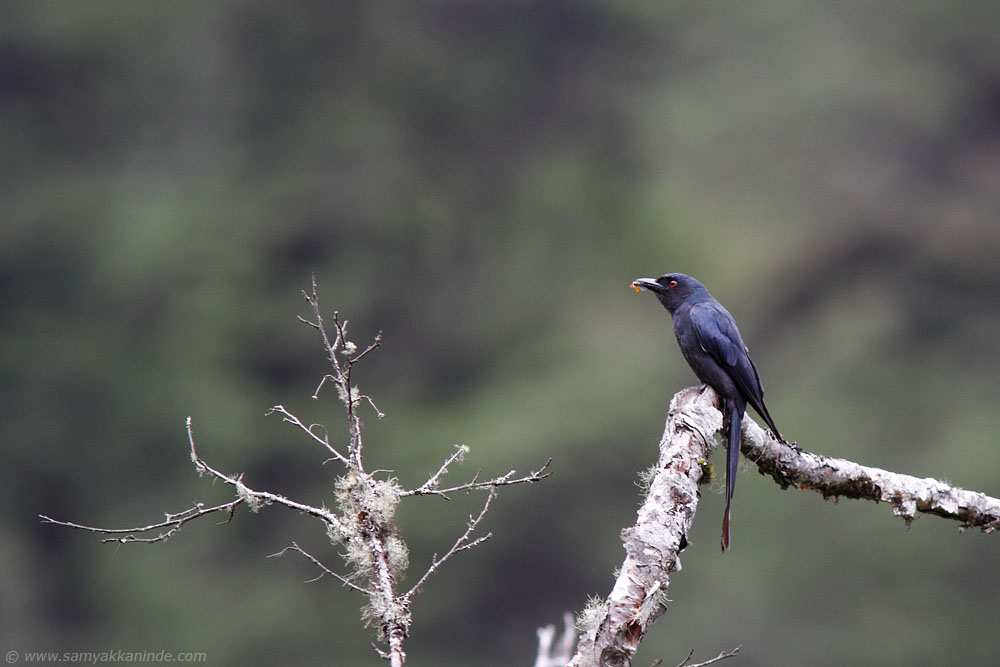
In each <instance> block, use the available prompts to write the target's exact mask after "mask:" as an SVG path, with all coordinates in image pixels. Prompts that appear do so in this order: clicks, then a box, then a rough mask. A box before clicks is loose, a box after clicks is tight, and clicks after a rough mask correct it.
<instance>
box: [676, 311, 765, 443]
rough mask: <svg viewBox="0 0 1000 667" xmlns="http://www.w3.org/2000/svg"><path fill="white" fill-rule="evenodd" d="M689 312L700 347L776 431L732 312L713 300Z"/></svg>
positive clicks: (762, 389)
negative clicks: (722, 369) (723, 370)
mask: <svg viewBox="0 0 1000 667" xmlns="http://www.w3.org/2000/svg"><path fill="white" fill-rule="evenodd" d="M689 314H690V317H691V322H692V323H693V324H694V327H695V332H696V333H697V335H698V342H699V344H700V345H701V349H702V350H704V351H705V352H706V353H707V354H709V355H710V356H711V357H712V358H713V359H714V360H715V362H716V363H718V364H719V365H720V366H722V368H724V369H725V370H726V372H727V373H728V374H729V377H731V378H732V379H733V382H734V383H735V384H736V386H737V387H738V388H739V390H740V393H742V394H743V397H744V398H745V399H746V401H747V402H748V403H750V405H752V406H753V408H754V410H756V411H757V413H758V414H759V415H760V416H761V417H763V418H764V421H766V422H767V424H768V426H770V427H771V430H772V431H774V434H775V435H778V429H777V427H776V426H775V425H774V420H772V419H771V415H770V414H768V412H767V408H766V407H765V406H764V385H763V384H762V383H761V381H760V375H759V374H758V373H757V367H756V366H755V365H754V363H753V360H752V359H751V358H750V352H749V351H747V347H746V345H745V344H744V343H743V339H742V338H741V337H740V332H739V330H738V329H737V328H736V322H735V321H734V320H733V316H732V315H730V314H729V311H727V310H726V309H725V308H723V307H722V305H721V304H719V303H718V302H717V301H716V302H711V301H709V302H704V303H699V304H695V305H694V306H692V307H691V310H690V313H689ZM778 437H781V436H780V435H779V436H778Z"/></svg>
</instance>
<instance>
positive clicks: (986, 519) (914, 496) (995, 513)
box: [740, 420, 1000, 533]
mask: <svg viewBox="0 0 1000 667" xmlns="http://www.w3.org/2000/svg"><path fill="white" fill-rule="evenodd" d="M744 424H745V427H744V429H743V445H742V447H741V448H740V451H741V452H742V453H743V455H744V456H746V457H747V458H748V459H750V460H751V461H753V462H754V463H756V464H757V468H758V470H760V472H761V474H764V475H770V476H771V477H773V478H774V480H775V481H776V482H778V484H780V485H781V486H782V488H789V487H794V488H797V489H802V490H812V491H818V492H819V493H822V494H823V497H824V498H858V499H860V500H874V501H876V502H886V503H889V505H890V506H891V507H892V513H893V514H894V515H896V516H898V517H901V518H902V519H903V520H904V521H906V523H907V525H909V523H910V522H911V521H913V519H915V518H916V516H917V515H918V514H932V515H935V516H939V517H943V518H945V519H952V520H955V521H958V522H960V523H961V528H962V529H965V528H969V527H973V528H980V529H982V531H983V532H984V533H992V532H993V531H995V530H997V529H998V528H1000V499H997V498H993V497H991V496H988V495H986V494H985V493H980V492H979V491H968V490H966V489H962V488H959V487H957V486H953V485H952V484H948V483H947V482H943V481H941V480H938V479H934V478H931V477H924V478H921V477H913V476H911V475H903V474H901V473H897V472H890V471H888V470H882V469H881V468H872V467H869V466H863V465H861V464H859V463H854V462H853V461H847V460H845V459H836V458H832V457H829V456H823V455H822V454H813V453H811V452H807V451H805V450H803V449H801V448H800V447H798V446H796V445H794V444H789V443H786V442H781V441H779V440H775V439H774V437H772V436H771V435H770V434H769V433H768V432H767V431H765V430H763V429H762V428H761V427H760V426H758V425H757V424H755V423H754V422H753V421H751V420H745V421H744Z"/></svg>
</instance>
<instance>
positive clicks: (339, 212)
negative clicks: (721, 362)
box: [0, 0, 1000, 666]
mask: <svg viewBox="0 0 1000 667" xmlns="http://www.w3.org/2000/svg"><path fill="white" fill-rule="evenodd" d="M2 13H3V16H2V19H0V23H2V26H0V35H2V36H3V39H2V43H0V136H2V150H0V161H2V170H0V201H2V210H3V218H4V220H3V224H2V226H0V299H2V308H0V322H2V324H0V336H2V339H0V345H2V348H0V349H2V351H3V356H2V364H0V392H2V393H0V406H2V407H0V410H2V411H3V414H2V418H0V438H2V442H3V447H4V449H3V453H4V465H3V466H2V473H0V474H2V483H0V489H2V491H0V493H2V496H0V499H2V504H3V507H4V508H5V509H4V511H3V512H2V513H0V529H2V534H3V539H2V541H0V554H2V562H3V564H4V567H3V570H2V574H0V648H3V649H4V651H7V650H53V651H64V650H111V649H124V650H136V651H138V650H155V651H158V650H168V651H172V652H181V651H206V652H207V653H208V655H209V662H210V663H211V664H238V663H251V664H264V663H268V662H280V663H285V664H320V663H326V664H337V665H369V664H371V665H374V664H379V661H378V660H377V658H375V656H374V654H373V653H372V652H371V650H370V648H369V647H368V644H369V642H370V641H371V640H372V639H373V636H374V635H373V633H372V631H371V630H370V629H368V630H363V629H362V628H361V624H360V622H359V620H358V614H357V610H358V607H359V606H360V605H361V604H362V603H363V600H361V599H360V597H359V596H357V595H355V594H353V593H350V592H348V591H346V590H343V589H341V588H339V587H338V586H336V585H335V584H334V583H331V582H330V581H327V580H324V581H320V582H316V583H309V584H307V583H303V582H304V581H305V580H306V579H309V578H311V577H312V576H313V575H314V574H315V572H314V571H313V569H312V568H310V567H309V565H308V563H305V562H304V561H303V560H302V559H296V558H295V557H294V556H286V557H284V558H280V559H265V556H266V555H268V554H272V553H274V552H276V551H278V550H280V549H281V548H283V547H284V546H286V545H288V544H289V543H290V542H291V541H292V540H297V541H298V542H299V543H300V544H302V545H303V546H304V547H307V548H310V549H312V550H313V551H314V553H316V554H317V555H323V556H324V557H325V559H326V560H327V562H328V563H330V564H334V563H336V562H337V558H336V556H335V550H334V549H332V548H331V547H329V545H328V544H327V543H326V541H325V538H324V534H323V531H322V528H321V527H320V526H319V525H317V524H316V523H315V522H313V521H309V520H306V519H304V518H302V517H299V516H296V515H293V514H291V513H289V512H287V511H285V510H283V509H280V508H269V509H266V510H264V511H262V512H261V513H260V514H259V515H249V514H248V513H247V512H245V511H242V510H241V511H240V512H239V513H238V514H237V516H236V518H235V520H234V521H233V522H232V523H230V524H228V525H221V526H220V525H215V523H216V521H215V520H211V519H209V520H202V521H200V522H198V523H196V524H191V525H189V526H187V527H185V528H184V530H183V531H181V533H180V534H179V535H177V536H176V537H175V538H173V539H172V540H170V541H169V542H167V543H165V544H159V545H155V546H143V545H131V546H126V547H117V546H115V545H102V544H100V543H99V540H98V539H97V537H96V536H93V535H89V534H83V533H78V532H74V531H70V530H68V529H61V528H55V527H52V526H43V525H40V524H39V522H38V519H37V517H36V515H37V514H39V513H45V514H50V515H52V516H55V517H58V518H63V519H68V520H74V521H79V522H81V523H89V524H98V525H109V526H133V525H140V524H146V523H153V522H156V521H158V520H161V519H162V516H163V512H164V511H179V510H181V509H184V508H186V507H188V506H189V505H190V503H191V502H192V501H194V500H202V501H205V502H224V501H226V500H228V499H229V498H230V497H231V495H230V493H229V492H228V490H227V489H225V488H222V487H221V486H220V485H217V484H216V485H213V484H212V483H211V482H210V481H209V480H207V479H199V478H198V477H197V475H196V474H195V473H194V470H193V468H192V466H191V464H190V462H189V460H188V452H187V441H186V436H185V432H184V419H185V417H187V416H188V415H191V416H192V417H193V420H194V427H195V433H196V437H197V439H198V442H199V450H200V452H201V454H202V455H203V456H204V458H205V459H206V460H208V461H209V462H210V463H212V464H213V465H215V466H216V467H219V468H221V469H223V470H227V471H242V472H245V473H246V480H247V482H248V483H249V484H250V485H251V486H253V487H255V488H262V489H270V490H273V491H278V492H282V493H286V494H288V495H290V496H293V497H295V498H296V499H299V500H301V501H303V502H311V503H321V502H323V501H324V500H326V502H331V500H330V499H331V493H330V491H331V487H332V479H333V477H334V476H335V475H336V474H337V472H338V471H337V469H336V467H335V466H334V465H332V464H328V465H326V466H322V465H321V462H322V460H323V458H324V457H323V452H322V451H318V449H317V448H316V447H314V446H312V445H311V444H310V443H309V442H307V441H305V440H304V439H303V438H302V437H300V436H299V435H298V434H297V433H296V432H295V431H294V430H293V429H292V428H291V427H289V426H287V425H283V424H281V423H280V421H279V420H278V419H277V418H274V417H265V416H264V412H265V411H266V410H267V408H268V407H270V406H271V405H274V404H276V403H282V404H284V405H286V406H287V407H288V408H289V409H290V410H291V411H292V412H295V413H297V414H298V415H299V416H300V417H302V418H303V420H309V421H320V422H324V423H326V424H327V425H328V426H329V427H330V429H331V431H332V433H333V434H334V440H337V439H338V437H339V436H338V433H339V431H338V429H339V428H340V426H341V424H342V423H343V419H342V416H341V414H340V412H339V411H338V407H337V404H336V400H335V396H334V395H333V393H332V392H331V393H328V394H327V395H326V396H324V397H323V398H322V400H320V401H318V402H315V401H312V400H311V399H310V395H311V394H312V392H313V389H314V388H315V386H316V384H317V382H318V380H319V378H320V376H321V375H322V374H323V373H324V370H325V366H324V359H323V354H322V350H321V348H320V346H319V343H318V341H317V339H316V336H315V335H314V332H313V331H312V330H311V329H309V328H307V327H305V326H304V325H302V324H300V323H298V322H297V321H296V320H295V316H296V315H298V314H303V315H306V314H308V309H307V307H306V305H305V304H304V303H303V302H302V299H301V296H300V294H299V291H300V290H301V289H303V288H306V287H308V285H309V280H310V275H311V274H312V273H313V272H315V274H316V276H317V280H318V284H319V290H320V296H321V299H322V300H323V301H324V303H325V305H326V307H327V309H328V311H329V310H332V309H333V308H338V309H339V310H340V311H341V312H342V313H344V315H345V316H346V317H348V318H349V319H350V320H351V321H352V332H353V335H354V337H355V340H356V341H358V343H359V344H363V343H364V342H366V341H368V340H370V339H371V337H372V336H374V335H375V333H376V332H377V331H378V330H383V331H384V332H385V333H384V339H385V343H384V346H383V348H382V349H381V350H380V351H379V352H378V354H377V355H375V356H374V357H370V358H369V359H368V360H366V361H365V363H364V365H363V366H359V367H358V368H357V369H356V375H355V378H356V379H357V380H358V383H359V384H360V386H361V388H362V389H363V390H364V391H366V392H368V393H370V394H372V395H373V396H374V397H375V398H376V401H377V402H378V405H379V407H380V408H381V409H382V410H383V411H384V412H385V413H386V414H387V415H388V416H387V417H386V419H384V420H382V421H377V420H375V418H374V415H373V414H371V413H369V414H368V417H367V423H366V425H367V453H368V457H369V458H368V463H369V466H370V468H372V469H374V468H391V469H393V470H394V471H395V474H396V475H397V476H398V477H399V478H400V480H401V481H402V482H403V483H404V484H406V485H407V486H415V485H418V484H419V483H421V482H422V481H423V480H424V479H425V478H426V476H427V474H428V473H430V472H432V471H433V470H434V469H436V467H437V465H438V464H439V463H440V461H441V460H443V458H444V457H445V456H447V454H448V453H450V452H451V451H452V447H453V445H454V444H455V443H467V444H468V445H470V446H471V447H472V453H471V455H470V456H469V458H468V460H467V462H466V464H465V465H464V466H462V467H461V468H453V472H452V476H451V479H452V480H453V481H456V482H457V481H462V480H465V479H467V478H468V477H470V476H471V475H472V474H473V473H474V471H475V470H476V469H478V468H483V469H484V471H485V474H500V473H503V472H506V471H507V470H508V469H510V468H512V467H514V468H517V469H518V470H519V471H522V472H526V471H527V470H529V469H530V468H533V467H537V466H538V465H540V464H541V463H543V462H544V461H545V460H546V459H547V458H548V457H552V458H553V470H554V473H555V474H554V475H553V476H552V477H551V478H550V479H548V480H546V481H545V482H544V483H542V484H539V485H534V486H530V487H528V486H522V487H516V488H512V489H508V490H506V491H504V492H503V493H502V494H501V496H500V498H499V499H498V501H497V502H496V503H495V505H494V507H495V509H494V511H493V512H492V513H491V514H490V515H489V519H488V521H487V523H488V526H487V529H489V530H491V531H493V532H494V537H493V539H492V540H491V541H490V542H488V543H487V544H486V545H484V546H482V547H480V548H478V549H476V550H475V551H474V552H470V553H465V554H463V555H462V556H461V557H460V558H456V559H455V560H454V561H452V562H449V563H448V565H447V567H445V568H444V569H443V571H442V572H441V573H440V574H439V575H438V576H436V577H435V578H434V579H433V580H432V581H431V582H430V583H429V584H428V586H427V587H426V590H425V592H424V594H423V595H421V596H420V597H418V598H417V600H416V602H415V604H414V608H413V612H414V616H415V623H414V625H413V628H412V638H411V639H410V641H409V645H408V650H409V656H410V659H409V662H408V664H410V665H414V666H427V665H460V664H469V665H485V666H492V665H498V666H499V665H529V664H531V661H532V660H533V656H534V651H535V647H536V637H535V628H536V627H538V626H540V625H545V624H548V623H558V622H560V619H561V615H562V612H563V611H564V610H579V609H581V608H582V607H583V605H584V603H585V600H586V598H587V596H588V595H595V594H596V595H601V596H603V595H605V594H606V593H607V592H608V591H609V590H610V587H611V584H612V571H613V569H614V568H615V567H616V566H617V565H618V564H619V563H620V562H621V559H622V556H623V551H622V549H621V543H620V540H619V536H618V533H619V531H620V529H621V528H622V527H624V526H627V525H630V524H631V523H632V522H633V521H634V518H635V510H636V507H637V504H638V502H639V495H638V489H637V487H636V479H637V478H636V473H637V472H638V471H639V470H642V469H643V468H646V467H647V466H649V465H650V464H651V463H653V462H654V461H655V460H656V455H657V452H656V445H657V442H658V440H659V436H660V432H661V428H662V423H663V418H664V415H665V412H666V406H667V403H668V401H669V399H670V397H671V396H672V395H673V393H674V392H675V391H677V390H679V389H681V388H682V387H684V386H687V385H691V384H693V383H694V377H693V375H692V374H691V372H690V370H689V369H688V368H687V367H686V365H685V364H684V362H683V360H682V359H681V357H680V354H679V353H678V351H677V349H676V343H675V342H674V340H673V336H672V332H671V329H670V323H669V318H668V316H667V314H666V312H664V311H663V309H662V308H661V307H660V306H659V304H658V303H656V302H655V300H654V299H653V298H652V297H651V296H649V295H648V294H642V295H636V294H634V293H632V292H631V291H629V290H628V289H627V285H628V283H629V281H630V280H632V279H633V278H635V277H637V276H640V275H658V274H660V273H662V272H665V271H668V270H673V271H684V272H687V273H691V274H693V275H695V276H697V277H698V278H700V279H701V280H702V281H703V282H704V283H706V285H708V287H709V288H710V289H711V290H712V291H713V293H714V294H715V295H716V296H717V297H718V298H719V299H720V300H721V301H722V302H723V303H725V304H726V305H727V306H728V307H729V309H730V310H731V311H732V312H733V314H734V316H735V317H736V319H737V321H738V322H740V325H741V328H742V331H743V334H744V337H745V338H746V340H747V341H748V343H749V345H750V347H751V350H752V351H753V354H754V358H755V360H756V362H757V365H758V367H759V368H760V371H761V374H762V376H763V378H764V383H765V386H766V387H767V391H768V393H767V400H768V406H769V407H770V409H771V412H772V414H773V415H774V417H775V420H776V421H777V423H778V425H779V426H780V428H781V429H782V432H783V433H784V434H785V435H786V437H789V438H790V439H793V440H796V441H798V442H799V443H800V444H801V445H802V446H803V447H805V448H806V449H809V450H811V451H815V452H820V453H823V454H829V455H832V456H839V457H846V458H849V459H853V460H856V461H859V462H861V463H865V464H869V465H875V466H881V467H885V468H888V469H890V470H894V471H898V472H904V473H909V474H913V475H917V476H933V477H939V478H944V479H947V480H949V481H951V482H953V483H955V484H958V485H960V486H963V487H966V488H971V489H977V490H981V491H984V492H986V493H989V494H991V495H994V496H995V495H998V494H1000V486H998V482H997V470H998V469H1000V446H998V444H1000V443H998V438H997V433H998V432H1000V410H998V409H997V408H998V405H997V403H998V401H997V394H998V389H1000V351H998V347H997V338H998V337H997V333H996V332H997V331H998V330H1000V299H998V296H1000V262H998V261H997V257H998V256H1000V228H998V221H997V211H998V210H1000V40H998V39H997V34H998V30H1000V12H998V11H997V7H996V3H995V2H963V3H944V4H942V3H937V2H888V3H870V2H861V1H858V0H850V1H848V2H841V3H818V2H814V3H810V2H782V1H752V2H745V3H712V2H708V3H705V2H679V3H663V2H633V3H621V2H619V3H614V2H593V1H584V2H565V1H562V0H560V1H556V2H510V3H494V2H485V1H483V2H452V1H447V0H440V1H432V0H421V1H418V2H411V3H386V2H380V1H375V2H372V1H363V2H356V1H353V0H340V1H338V2H335V3H323V2H285V3H252V2H240V1H235V0H220V1H218V2H212V3H200V2H171V3H149V2H134V3H133V2H102V1H92V2H86V3H74V2H33V1H31V2H29V1H23V2H21V1H10V0H8V1H7V2H4V3H3V8H2ZM341 440H342V437H341ZM716 456H717V458H716V460H717V461H719V460H721V458H718V457H721V456H723V454H722V452H718V453H717V455H716ZM720 489H721V486H720V483H719V482H715V483H713V485H711V486H710V487H706V489H705V492H704V494H703V499H702V504H701V507H700V510H701V511H700V512H699V515H698V517H697V520H696V523H695V527H694V532H693V535H692V536H691V542H692V543H691V546H690V547H689V548H688V549H687V550H686V551H685V552H684V557H683V565H684V569H683V571H682V572H680V573H679V574H677V575H676V576H675V577H674V579H673V582H672V586H671V588H670V598H671V599H672V600H673V603H672V604H671V606H670V608H669V610H668V611H667V613H666V614H665V615H664V616H663V617H662V618H661V619H660V620H659V621H658V622H657V623H656V624H655V625H654V626H653V628H652V631H651V632H650V634H649V635H648V637H647V639H646V641H645V643H644V644H643V648H642V650H641V652H640V655H639V656H638V657H637V660H636V664H649V663H650V662H652V661H653V660H654V659H655V658H657V657H663V658H664V659H665V664H676V663H677V662H679V661H680V660H681V659H683V657H684V656H685V655H687V652H688V650H690V649H692V648H693V649H695V651H696V653H695V658H696V659H698V658H700V659H706V658H707V657H709V656H713V655H716V654H717V653H718V652H719V651H721V650H723V649H730V648H732V647H734V646H736V645H738V644H741V645H743V651H742V653H741V657H740V658H739V659H738V660H739V663H740V664H742V665H798V664H811V665H844V664H908V665H932V664H933V665H939V664H983V665H985V664H994V663H995V660H996V650H995V640H996V637H995V635H996V629H997V627H1000V612H998V610H997V607H996V600H997V593H998V591H1000V584H998V581H1000V558H998V557H997V553H998V552H997V546H996V540H997V538H996V537H995V536H984V535H982V534H981V533H977V532H971V531H970V532H966V533H964V534H960V533H959V530H958V526H957V525H956V524H954V523H949V522H945V521H942V520H938V519H934V518H921V519H918V520H917V521H916V522H914V524H913V525H912V526H911V527H910V528H909V529H906V527H905V526H904V524H903V523H902V522H901V521H899V520H896V519H893V518H892V517H891V515H890V510H889V508H888V507H887V506H875V505H872V504H868V503H859V502H854V501H843V502H840V503H839V504H837V503H834V502H832V501H831V502H825V501H823V500H822V498H820V497H819V496H818V495H816V494H811V493H805V492H792V491H781V490H779V489H778V487H777V486H775V484H774V483H773V482H772V481H770V480H768V479H765V478H763V477H761V476H760V475H757V474H755V473H753V472H752V471H751V468H750V467H749V466H747V465H745V466H744V468H743V473H742V474H741V476H740V481H739V484H738V485H737V493H736V503H735V505H734V515H733V521H734V534H733V541H734V548H733V550H732V551H731V552H730V553H728V554H725V555H722V554H720V553H719V549H718V533H719V526H720V522H721V518H722V497H721V495H720V493H719V491H720ZM480 501H481V497H473V498H472V499H465V498H461V497H459V498H456V499H455V500H454V501H453V502H451V503H446V502H444V501H441V500H439V499H435V498H420V499H414V500H411V501H408V502H407V503H405V504H404V506H403V507H402V509H401V514H400V517H399V523H400V526H401V529H402V531H403V534H404V536H405V537H406V539H407V541H408V543H409V545H410V547H411V551H412V553H411V561H412V570H411V577H410V581H413V580H414V579H415V577H417V576H419V573H420V572H422V567H423V566H424V565H425V564H426V562H427V561H428V559H429V558H430V556H431V554H432V553H434V552H435V551H441V550H443V549H446V548H447V547H448V546H449V545H450V544H451V542H452V541H453V540H454V538H455V537H456V536H457V535H458V534H460V532H461V531H462V529H463V527H464V523H465V520H466V518H467V516H468V514H469V513H470V512H472V511H475V509H476V508H477V507H478V503H479V502H480Z"/></svg>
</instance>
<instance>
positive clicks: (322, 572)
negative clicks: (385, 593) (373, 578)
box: [268, 542, 376, 595]
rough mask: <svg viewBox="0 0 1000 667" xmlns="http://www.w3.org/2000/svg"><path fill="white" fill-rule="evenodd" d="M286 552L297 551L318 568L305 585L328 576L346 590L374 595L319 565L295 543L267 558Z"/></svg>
mask: <svg viewBox="0 0 1000 667" xmlns="http://www.w3.org/2000/svg"><path fill="white" fill-rule="evenodd" d="M288 551H297V552H298V553H300V554H301V555H303V556H305V558H306V559H308V560H309V561H311V562H312V564H313V565H315V566H316V567H318V568H319V569H320V573H319V575H317V576H316V577H314V578H312V579H310V580H309V581H308V582H307V583H309V582H313V581H318V580H319V579H322V578H323V576H324V575H327V574H328V575H330V576H331V577H333V578H334V579H336V580H338V581H339V582H340V583H341V584H343V585H344V586H347V587H348V588H353V589H354V590H356V591H358V592H359V593H364V594H365V595H375V594H376V593H375V591H372V590H369V589H367V588H363V587H361V586H358V585H357V584H355V583H354V582H353V581H351V580H349V579H348V578H347V577H345V576H343V575H342V574H338V573H337V572H334V571H333V570H331V569H330V568H328V567H327V566H326V565H323V563H321V562H320V561H319V559H318V558H316V557H315V556H313V555H312V554H310V553H309V552H308V551H306V550H305V549H303V548H302V547H300V546H299V545H298V543H296V542H292V544H291V546H288V547H285V548H284V549H282V550H281V551H279V552H278V553H275V554H271V555H270V556H268V558H278V557H280V556H284V555H285V553H287V552H288Z"/></svg>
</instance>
